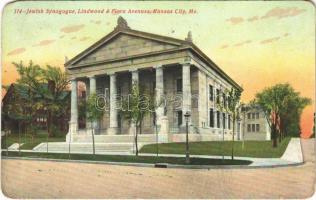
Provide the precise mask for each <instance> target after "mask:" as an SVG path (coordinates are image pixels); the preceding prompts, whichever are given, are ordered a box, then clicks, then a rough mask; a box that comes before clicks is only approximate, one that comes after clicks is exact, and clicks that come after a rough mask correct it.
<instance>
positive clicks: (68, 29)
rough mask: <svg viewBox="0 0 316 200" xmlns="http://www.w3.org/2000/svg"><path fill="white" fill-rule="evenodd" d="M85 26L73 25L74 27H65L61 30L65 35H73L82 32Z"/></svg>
mask: <svg viewBox="0 0 316 200" xmlns="http://www.w3.org/2000/svg"><path fill="white" fill-rule="evenodd" d="M84 26H85V25H83V24H80V25H72V26H65V27H63V28H61V29H60V31H61V32H63V33H72V32H77V31H79V30H81V29H82V28H83V27H84Z"/></svg>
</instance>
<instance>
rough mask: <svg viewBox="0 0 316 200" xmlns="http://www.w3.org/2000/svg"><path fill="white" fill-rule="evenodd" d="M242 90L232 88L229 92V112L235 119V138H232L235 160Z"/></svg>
mask: <svg viewBox="0 0 316 200" xmlns="http://www.w3.org/2000/svg"><path fill="white" fill-rule="evenodd" d="M240 96H241V91H240V90H236V89H234V88H231V90H230V91H229V92H228V106H227V108H228V112H229V113H230V115H231V117H232V121H233V134H232V136H233V138H232V153H231V158H232V160H234V142H235V124H236V120H237V118H239V106H240V104H239V102H240Z"/></svg>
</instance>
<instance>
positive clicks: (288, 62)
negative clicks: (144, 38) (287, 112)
mask: <svg viewBox="0 0 316 200" xmlns="http://www.w3.org/2000/svg"><path fill="white" fill-rule="evenodd" d="M28 9H32V10H33V11H34V10H37V13H31V14H30V13H28V11H27V10H28ZM47 9H49V11H52V10H53V11H57V13H52V12H51V13H48V11H47ZM78 9H79V10H81V9H85V10H87V9H92V10H96V9H97V10H98V11H99V12H102V10H103V9H104V10H103V13H83V12H82V11H81V12H79V11H78ZM129 9H131V10H136V9H145V10H152V9H160V10H169V13H164V14H162V13H160V14H153V13H151V14H137V13H128V12H127V11H128V10H129ZM190 9H192V10H193V11H194V12H191V13H189V11H190ZM124 10H125V11H126V12H125V13H123V11H124ZM183 10H184V11H185V13H183V12H181V11H183ZM66 11H68V14H66ZM107 11H109V12H108V13H107ZM170 11H171V13H170ZM41 12H42V13H41ZM58 12H61V14H58ZM118 16H122V17H124V18H125V19H126V21H127V22H128V25H129V26H130V27H131V28H132V29H135V30H140V31H145V32H150V33H155V34H160V35H165V36H170V37H175V38H179V39H184V38H185V37H186V36H187V33H188V31H191V32H192V37H193V42H194V43H195V44H196V45H197V46H198V47H199V48H200V49H201V50H202V51H203V52H204V53H205V54H206V55H208V56H209V57H210V58H211V59H212V60H213V61H214V62H215V63H216V64H217V65H218V66H219V67H220V68H222V69H223V70H224V71H225V72H226V73H227V74H228V75H229V76H230V77H232V78H233V79H234V80H235V81H236V82H237V83H239V84H240V85H241V86H242V87H243V88H244V92H243V94H242V101H244V102H248V101H250V100H252V99H253V98H254V97H255V94H256V93H257V92H260V91H261V90H262V89H264V88H265V87H269V86H272V85H274V84H276V83H286V82H287V83H290V84H291V85H292V86H293V87H294V89H295V90H297V91H299V92H300V93H301V95H302V96H305V97H309V98H311V99H312V102H313V103H312V105H310V106H308V107H306V108H305V110H304V111H303V114H302V119H301V129H302V136H303V137H307V136H309V135H310V134H311V132H312V127H313V112H314V107H315V101H314V99H315V98H314V97H315V93H314V91H315V18H314V16H315V11H314V6H313V5H312V4H311V3H309V2H306V1H264V2H261V1H250V2H247V1H241V2H238V1H236V2H235V1H234V2H233V1H229V2H161V1H159V2H153V1H150V2H149V1H148V2H143V1H140V2H123V1H120V2H113V1H109V2H73V1H71V2H62V1H56V2H48V1H46V2H45V1H43V2H15V3H11V4H8V5H7V6H6V7H5V9H4V12H3V24H2V55H1V56H2V63H1V65H2V67H1V70H2V77H1V78H2V84H3V85H7V84H10V83H13V82H14V81H15V80H16V79H17V73H16V71H15V68H14V67H13V65H12V62H20V61H23V62H24V63H28V62H29V61H30V60H32V61H33V62H34V63H36V64H39V65H41V66H46V65H47V64H49V65H52V66H59V67H61V68H62V69H63V68H64V67H63V64H64V61H65V56H67V57H68V58H72V57H74V56H75V55H77V54H78V53H80V52H81V51H83V50H85V49H86V48H87V47H89V46H90V45H92V44H93V43H94V42H96V41H97V40H99V39H100V38H101V37H103V36H105V35H106V34H108V33H109V32H111V31H112V30H113V29H114V27H115V26H116V21H117V18H118Z"/></svg>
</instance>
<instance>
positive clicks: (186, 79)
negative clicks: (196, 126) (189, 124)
mask: <svg viewBox="0 0 316 200" xmlns="http://www.w3.org/2000/svg"><path fill="white" fill-rule="evenodd" d="M190 67H191V66H190V63H184V64H182V115H183V119H182V122H183V125H184V126H185V123H186V122H185V117H184V115H185V113H186V112H191V80H190V79H191V78H190ZM191 116H192V113H191ZM190 119H191V118H190Z"/></svg>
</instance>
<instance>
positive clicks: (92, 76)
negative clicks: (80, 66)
mask: <svg viewBox="0 0 316 200" xmlns="http://www.w3.org/2000/svg"><path fill="white" fill-rule="evenodd" d="M87 78H89V79H90V78H96V75H88V76H87Z"/></svg>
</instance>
